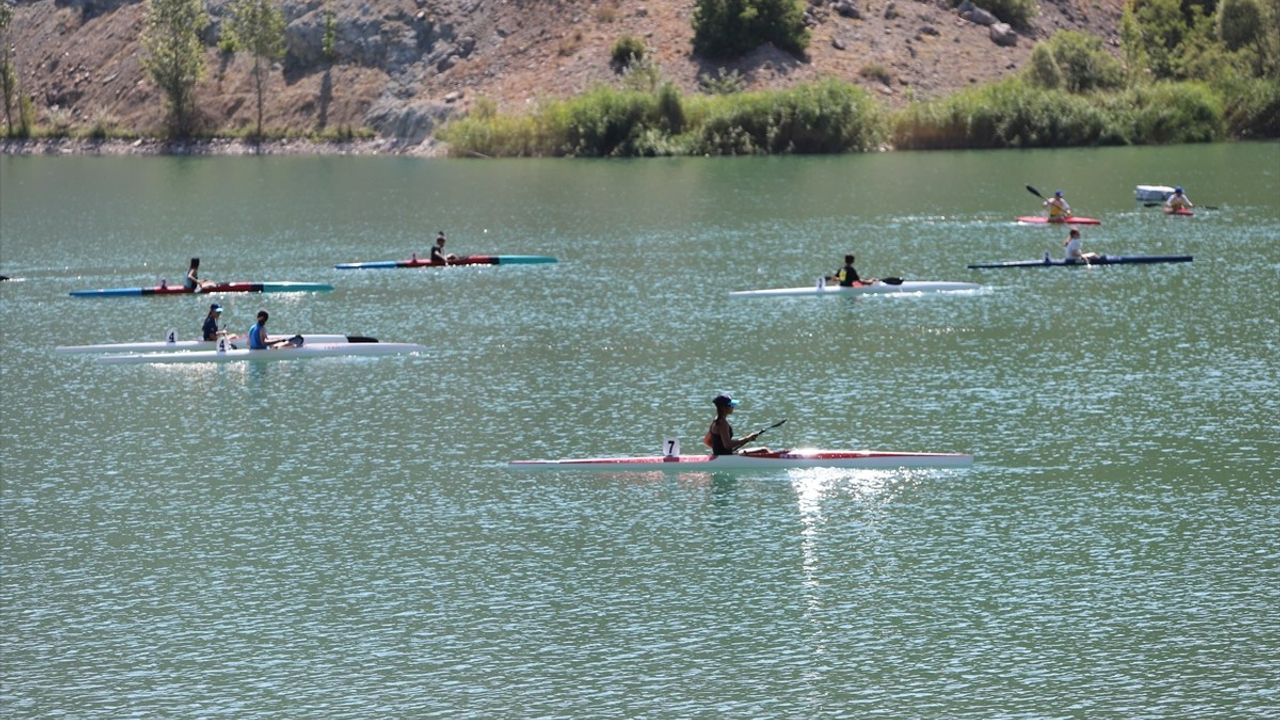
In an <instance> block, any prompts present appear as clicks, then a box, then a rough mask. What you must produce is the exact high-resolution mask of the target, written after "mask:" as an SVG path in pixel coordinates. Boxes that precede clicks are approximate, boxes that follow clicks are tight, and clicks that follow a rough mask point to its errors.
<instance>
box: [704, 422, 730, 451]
mask: <svg viewBox="0 0 1280 720" xmlns="http://www.w3.org/2000/svg"><path fill="white" fill-rule="evenodd" d="M724 425H725V427H727V428H729V437H733V426H732V425H730V424H729V421H728V420H725V421H724ZM707 433H708V434H709V435H711V454H712V455H732V454H733V451H732V450H730V449H729V448H727V447H725V446H724V442H723V441H721V440H720V435H719V433H717V432H716V424H715V422H714V421H713V422H712V423H711V429H710V430H708V431H707Z"/></svg>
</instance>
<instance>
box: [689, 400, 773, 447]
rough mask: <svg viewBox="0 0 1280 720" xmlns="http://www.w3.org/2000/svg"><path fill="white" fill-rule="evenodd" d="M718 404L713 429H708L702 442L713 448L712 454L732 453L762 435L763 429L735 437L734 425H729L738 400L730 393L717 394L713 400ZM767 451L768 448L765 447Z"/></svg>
mask: <svg viewBox="0 0 1280 720" xmlns="http://www.w3.org/2000/svg"><path fill="white" fill-rule="evenodd" d="M711 402H712V403H713V404H715V406H716V419H715V420H713V421H712V422H711V429H709V430H707V434H706V435H704V436H703V437H702V442H703V443H704V444H705V445H706V446H707V447H709V448H711V454H712V455H732V454H734V453H735V452H737V451H738V450H741V449H742V446H743V445H746V444H747V443H749V442H751V441H752V440H755V439H756V438H758V437H760V433H761V432H763V430H758V431H756V432H753V433H751V434H750V435H747V436H746V437H741V438H738V439H736V440H735V439H734V437H733V427H732V426H731V425H729V415H731V414H733V409H734V408H736V407H738V401H737V400H734V399H733V398H732V397H730V396H729V395H727V394H725V395H717V396H716V397H715V399H714V400H712V401H711ZM764 450H765V451H766V452H767V451H768V448H765V449H764Z"/></svg>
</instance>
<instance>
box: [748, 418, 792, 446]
mask: <svg viewBox="0 0 1280 720" xmlns="http://www.w3.org/2000/svg"><path fill="white" fill-rule="evenodd" d="M785 422H786V419H785V418H783V419H782V420H779V421H778V422H776V423H774V424H772V425H770V426H769V427H766V428H760V429H759V430H757V431H755V432H753V433H751V434H750V435H748V436H747V438H746V439H747V440H748V441H751V440H755V439H756V438H758V437H760V436H761V435H763V434H764V433H765V431H766V430H772V429H774V428H776V427H782V424H783V423H785Z"/></svg>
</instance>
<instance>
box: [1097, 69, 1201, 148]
mask: <svg viewBox="0 0 1280 720" xmlns="http://www.w3.org/2000/svg"><path fill="white" fill-rule="evenodd" d="M1117 101H1118V104H1119V106H1120V107H1123V108H1126V109H1127V111H1128V112H1127V114H1126V117H1125V124H1126V125H1127V127H1125V128H1124V131H1125V133H1126V136H1127V137H1128V138H1129V141H1130V142H1133V143H1136V144H1143V145H1163V144H1170V143H1190V142H1212V141H1214V140H1218V139H1220V138H1221V137H1222V135H1223V128H1224V122H1223V106H1222V99H1221V98H1220V97H1219V96H1218V94H1217V93H1215V92H1214V91H1213V90H1211V89H1210V88H1209V86H1208V85H1205V84H1203V83H1198V82H1183V83H1173V82H1162V83H1156V84H1154V85H1146V86H1138V87H1135V88H1132V89H1130V90H1128V91H1126V92H1124V93H1121V94H1120V96H1119V97H1118V98H1117Z"/></svg>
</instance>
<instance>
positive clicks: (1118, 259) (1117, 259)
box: [968, 255, 1191, 270]
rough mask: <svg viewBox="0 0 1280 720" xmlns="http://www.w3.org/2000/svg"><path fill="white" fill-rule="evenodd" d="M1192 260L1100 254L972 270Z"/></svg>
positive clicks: (1187, 257)
mask: <svg viewBox="0 0 1280 720" xmlns="http://www.w3.org/2000/svg"><path fill="white" fill-rule="evenodd" d="M1183 262H1191V256H1190V255H1099V256H1098V257H1096V258H1090V259H1089V260H1088V261H1084V260H1050V259H1048V258H1044V259H1041V260H1010V261H1008V262H993V263H975V264H973V265H969V266H968V267H969V269H970V270H975V269H980V268H987V269H990V268H1033V267H1082V266H1085V265H1089V266H1092V265H1150V264H1152V263H1183Z"/></svg>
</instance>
